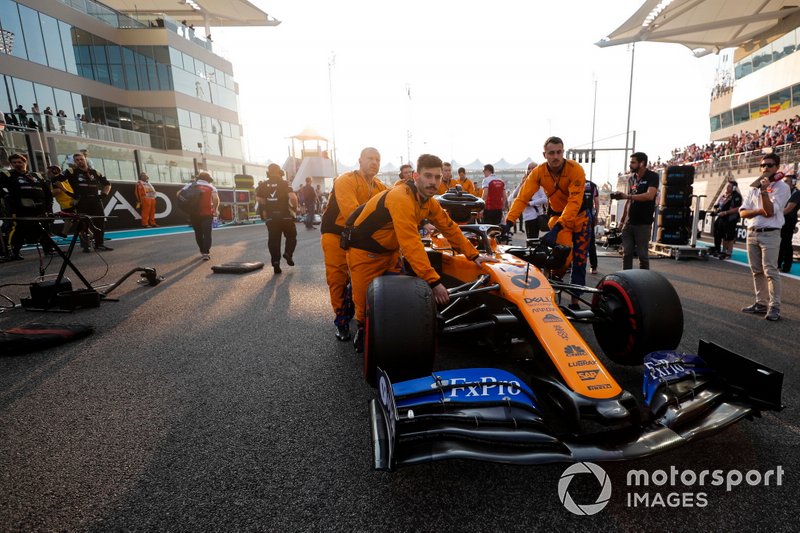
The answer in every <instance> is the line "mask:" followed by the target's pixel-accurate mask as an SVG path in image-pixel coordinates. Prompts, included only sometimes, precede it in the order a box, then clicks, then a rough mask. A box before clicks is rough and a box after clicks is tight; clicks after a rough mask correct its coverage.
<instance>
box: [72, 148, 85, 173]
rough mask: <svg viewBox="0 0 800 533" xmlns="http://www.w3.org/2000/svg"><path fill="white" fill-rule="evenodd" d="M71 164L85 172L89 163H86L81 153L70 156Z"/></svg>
mask: <svg viewBox="0 0 800 533" xmlns="http://www.w3.org/2000/svg"><path fill="white" fill-rule="evenodd" d="M72 162H73V164H74V165H75V166H76V167H78V168H79V169H81V170H87V169H88V168H89V163H88V162H87V161H86V156H85V155H83V153H81V152H78V153H76V154H72Z"/></svg>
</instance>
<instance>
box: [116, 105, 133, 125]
mask: <svg viewBox="0 0 800 533" xmlns="http://www.w3.org/2000/svg"><path fill="white" fill-rule="evenodd" d="M117 116H118V117H119V127H120V128H122V129H124V130H132V129H133V122H131V110H130V109H128V108H127V107H124V106H120V107H118V108H117Z"/></svg>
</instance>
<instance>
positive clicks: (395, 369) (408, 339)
mask: <svg viewBox="0 0 800 533" xmlns="http://www.w3.org/2000/svg"><path fill="white" fill-rule="evenodd" d="M366 315H367V317H366V318H367V323H366V324H365V329H366V338H365V339H364V377H365V378H366V380H367V383H369V384H370V385H372V386H373V387H374V386H375V379H376V376H375V369H376V368H378V367H380V368H382V369H383V370H384V371H385V372H386V373H387V374H389V377H390V378H391V380H392V382H394V383H397V382H400V381H406V380H409V379H413V378H419V377H423V376H427V375H429V374H430V373H431V372H432V371H433V358H434V353H435V350H436V338H435V328H436V304H435V303H434V300H433V293H432V292H431V288H430V287H429V286H428V284H427V283H425V282H424V281H423V280H421V279H419V278H413V277H409V276H380V277H378V278H375V279H374V280H373V281H372V283H371V284H370V286H369V288H368V289H367V312H366Z"/></svg>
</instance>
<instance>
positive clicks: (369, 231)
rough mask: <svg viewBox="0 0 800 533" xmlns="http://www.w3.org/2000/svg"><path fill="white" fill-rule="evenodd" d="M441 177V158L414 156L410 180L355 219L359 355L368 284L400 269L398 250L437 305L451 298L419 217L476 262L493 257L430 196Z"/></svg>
mask: <svg viewBox="0 0 800 533" xmlns="http://www.w3.org/2000/svg"><path fill="white" fill-rule="evenodd" d="M441 181H442V160H441V159H439V158H438V157H436V156H435V155H430V154H423V155H421V156H420V157H419V159H418V160H417V175H416V176H415V177H414V179H413V181H406V182H405V183H402V184H399V185H396V186H394V187H393V188H392V189H390V190H388V191H387V192H384V193H382V194H379V195H378V196H375V197H374V198H372V199H371V200H370V201H369V202H367V203H366V205H365V206H364V207H363V209H362V210H361V213H360V214H359V215H358V216H357V218H356V220H355V221H354V224H353V228H352V241H351V244H350V248H349V249H348V250H347V264H348V266H349V267H350V279H351V280H352V286H353V303H355V306H356V320H357V322H358V332H357V333H356V337H355V339H354V340H353V345H354V346H355V348H356V351H357V352H359V353H360V352H363V351H364V322H365V316H366V300H367V287H368V286H369V284H370V282H371V281H372V280H373V279H375V278H376V277H378V276H380V275H382V274H384V273H386V272H399V271H400V251H401V250H402V252H403V256H404V257H405V259H406V260H407V261H408V263H409V264H410V265H411V268H412V269H413V270H414V273H415V274H416V275H417V276H419V277H420V278H421V279H423V280H425V281H426V282H427V283H428V284H429V285H430V286H431V289H432V291H433V298H434V300H435V301H436V303H437V304H439V305H445V304H447V303H448V302H449V301H450V296H449V295H448V293H447V289H446V288H445V286H444V285H442V283H441V280H440V278H439V274H437V273H436V271H435V270H434V269H433V267H432V266H431V263H430V261H429V260H428V255H427V254H426V253H425V247H424V246H423V244H422V241H421V240H420V238H419V231H418V230H417V228H418V227H419V224H420V222H421V221H423V220H425V219H427V220H428V221H429V222H430V223H431V224H433V225H434V226H435V227H436V229H438V230H439V231H440V232H441V233H442V235H444V236H445V237H446V238H447V240H448V241H449V242H450V244H451V245H452V246H453V248H455V249H456V250H458V251H459V252H460V253H462V254H464V255H465V256H467V257H468V258H469V259H471V260H472V261H474V262H475V263H476V264H477V265H478V266H480V265H481V264H482V263H484V262H496V261H497V260H496V259H494V258H493V257H491V256H488V255H484V254H479V253H478V250H476V249H475V247H474V246H472V244H470V242H469V241H468V240H467V239H466V237H464V234H463V233H461V230H460V229H459V227H458V224H456V223H455V222H453V221H452V220H451V219H450V216H449V215H448V214H447V212H446V211H445V210H444V209H442V207H441V206H440V205H439V202H437V201H436V200H434V199H433V198H432V197H433V196H434V195H435V194H436V192H437V191H438V190H439V184H440V183H441ZM581 194H583V193H582V192H581ZM373 228H374V229H373ZM359 230H361V231H359ZM398 327H399V326H398Z"/></svg>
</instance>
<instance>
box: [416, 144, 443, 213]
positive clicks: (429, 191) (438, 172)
mask: <svg viewBox="0 0 800 533" xmlns="http://www.w3.org/2000/svg"><path fill="white" fill-rule="evenodd" d="M441 182H442V160H441V159H439V158H438V157H436V156H435V155H431V154H422V155H421V156H419V159H417V175H416V176H415V177H414V183H415V184H416V185H417V195H418V196H419V197H420V200H422V201H423V202H424V201H425V200H427V199H428V198H430V197H431V196H433V195H434V194H436V193H437V192H438V191H439V184H440V183H441Z"/></svg>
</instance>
